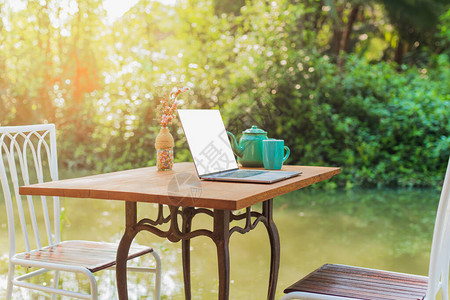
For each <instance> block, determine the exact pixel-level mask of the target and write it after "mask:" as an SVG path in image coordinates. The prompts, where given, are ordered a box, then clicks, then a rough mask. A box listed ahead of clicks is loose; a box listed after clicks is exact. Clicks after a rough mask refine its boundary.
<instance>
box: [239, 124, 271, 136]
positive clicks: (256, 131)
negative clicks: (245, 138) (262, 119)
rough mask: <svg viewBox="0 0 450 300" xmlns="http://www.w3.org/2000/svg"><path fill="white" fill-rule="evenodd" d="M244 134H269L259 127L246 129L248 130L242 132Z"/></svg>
mask: <svg viewBox="0 0 450 300" xmlns="http://www.w3.org/2000/svg"><path fill="white" fill-rule="evenodd" d="M242 133H250V134H266V133H267V132H266V131H264V130H262V129H260V128H258V126H255V125H253V126H252V128H249V129H246V130H244V131H242Z"/></svg>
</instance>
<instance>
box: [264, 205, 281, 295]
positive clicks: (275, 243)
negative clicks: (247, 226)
mask: <svg viewBox="0 0 450 300" xmlns="http://www.w3.org/2000/svg"><path fill="white" fill-rule="evenodd" d="M263 215H264V216H265V217H266V222H264V224H265V225H266V228H267V232H268V233H269V240H270V250H271V253H270V277H269V290H268V294H267V299H268V300H273V299H275V291H276V288H277V282H278V270H279V268H280V236H279V235H278V229H277V226H276V225H275V222H274V221H273V199H269V200H267V201H265V202H263Z"/></svg>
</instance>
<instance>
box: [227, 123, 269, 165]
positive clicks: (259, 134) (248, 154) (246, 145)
mask: <svg viewBox="0 0 450 300" xmlns="http://www.w3.org/2000/svg"><path fill="white" fill-rule="evenodd" d="M227 134H228V135H229V136H230V137H231V148H233V152H234V154H235V155H236V156H237V157H238V162H240V163H241V165H242V166H243V167H264V165H263V141H264V140H268V139H269V138H268V137H267V132H265V131H264V130H262V129H260V128H258V127H257V126H252V128H249V129H246V130H244V131H243V132H242V136H241V139H240V140H239V144H238V143H237V141H236V138H235V137H234V135H233V134H232V133H231V132H229V131H227Z"/></svg>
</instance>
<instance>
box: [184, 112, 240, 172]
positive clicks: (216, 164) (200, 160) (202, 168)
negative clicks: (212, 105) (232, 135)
mask: <svg viewBox="0 0 450 300" xmlns="http://www.w3.org/2000/svg"><path fill="white" fill-rule="evenodd" d="M178 115H179V117H180V121H181V124H182V125H183V130H184V134H185V136H186V140H187V142H188V144H189V148H190V150H191V154H192V158H193V159H194V163H195V167H196V168H197V173H198V175H199V176H203V175H207V174H211V173H216V172H220V171H226V170H232V169H237V168H238V165H237V162H236V158H235V157H234V154H233V150H232V149H231V145H230V141H229V140H228V136H227V133H226V131H225V126H224V125H223V120H222V116H221V115H220V111H218V110H213V109H178Z"/></svg>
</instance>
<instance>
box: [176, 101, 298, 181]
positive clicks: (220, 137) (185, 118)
mask: <svg viewBox="0 0 450 300" xmlns="http://www.w3.org/2000/svg"><path fill="white" fill-rule="evenodd" d="M177 111H178V116H179V118H180V121H181V124H182V126H183V130H184V134H185V136H186V140H187V142H188V145H189V149H190V151H191V154H192V159H193V160H194V165H195V169H196V170H197V174H198V176H199V178H200V179H204V180H215V181H236V182H254V183H272V182H277V181H280V180H284V179H287V178H291V177H294V176H298V175H299V174H300V173H301V172H289V171H274V170H248V169H239V167H238V164H237V161H236V158H235V157H234V154H233V150H232V149H231V144H230V141H229V140H228V136H227V132H226V130H225V125H224V124H223V120H222V116H221V115H220V111H219V110H214V109H178V110H177Z"/></svg>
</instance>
